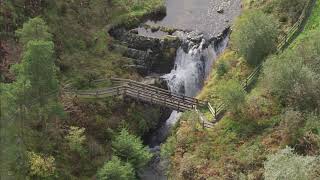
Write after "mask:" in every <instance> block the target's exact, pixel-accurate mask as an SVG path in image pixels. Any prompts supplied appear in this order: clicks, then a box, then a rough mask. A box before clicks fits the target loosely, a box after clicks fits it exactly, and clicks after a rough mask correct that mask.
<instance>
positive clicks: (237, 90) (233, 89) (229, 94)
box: [217, 80, 246, 112]
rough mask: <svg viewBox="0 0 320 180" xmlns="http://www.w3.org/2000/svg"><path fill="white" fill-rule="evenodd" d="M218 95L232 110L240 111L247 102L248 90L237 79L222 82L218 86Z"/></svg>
mask: <svg viewBox="0 0 320 180" xmlns="http://www.w3.org/2000/svg"><path fill="white" fill-rule="evenodd" d="M217 91H218V95H219V97H220V98H221V99H222V101H223V102H224V103H225V104H226V105H227V106H228V107H229V108H230V110H231V111H232V112H239V110H240V109H241V106H242V105H243V104H244V102H245V98H246V92H245V91H244V90H243V88H242V86H241V85H240V84H239V83H238V82H237V81H235V80H229V81H227V82H222V83H221V84H220V85H219V86H218V88H217Z"/></svg>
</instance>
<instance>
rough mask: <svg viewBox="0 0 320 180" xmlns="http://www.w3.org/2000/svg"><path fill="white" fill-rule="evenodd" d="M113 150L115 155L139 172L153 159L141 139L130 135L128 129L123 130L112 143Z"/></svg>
mask: <svg viewBox="0 0 320 180" xmlns="http://www.w3.org/2000/svg"><path fill="white" fill-rule="evenodd" d="M112 149H113V152H114V154H115V155H117V156H118V157H119V158H120V159H122V160H123V161H126V162H129V163H130V164H132V165H133V167H134V168H135V169H137V170H139V169H141V168H143V167H144V166H145V165H146V164H147V163H148V162H149V160H150V159H151V157H152V154H151V153H150V152H149V151H148V149H147V148H146V147H144V146H143V144H142V141H141V139H140V138H138V137H135V136H134V135H131V134H129V132H128V131H127V130H126V129H122V130H121V132H120V133H119V135H118V136H116V138H115V139H114V140H113V141H112Z"/></svg>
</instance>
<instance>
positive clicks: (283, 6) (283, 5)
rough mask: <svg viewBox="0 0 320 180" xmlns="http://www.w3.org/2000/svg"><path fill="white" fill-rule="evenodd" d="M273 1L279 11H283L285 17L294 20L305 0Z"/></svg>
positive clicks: (296, 18) (297, 16)
mask: <svg viewBox="0 0 320 180" xmlns="http://www.w3.org/2000/svg"><path fill="white" fill-rule="evenodd" d="M274 3H275V4H276V8H277V10H278V11H279V12H281V13H284V14H285V16H286V17H287V18H289V19H290V20H291V21H293V22H295V21H297V20H298V18H299V16H300V14H301V12H302V10H303V8H304V7H305V3H306V0H275V2H274Z"/></svg>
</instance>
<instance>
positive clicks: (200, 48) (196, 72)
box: [141, 32, 228, 180]
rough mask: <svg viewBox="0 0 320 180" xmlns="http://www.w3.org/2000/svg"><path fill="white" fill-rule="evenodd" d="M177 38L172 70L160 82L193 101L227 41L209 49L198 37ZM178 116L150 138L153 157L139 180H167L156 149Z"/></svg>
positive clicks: (194, 35) (170, 119)
mask: <svg viewBox="0 0 320 180" xmlns="http://www.w3.org/2000/svg"><path fill="white" fill-rule="evenodd" d="M176 35H177V36H178V37H180V38H181V39H182V40H183V45H182V46H181V47H180V48H179V49H178V50H177V55H176V59H175V65H174V69H173V70H172V71H171V72H170V73H169V74H166V75H164V76H163V78H164V79H165V80H166V81H167V84H168V87H169V90H170V91H171V92H174V93H178V94H184V95H186V96H191V97H194V96H196V95H197V94H198V93H199V91H200V90H201V88H202V87H203V84H204V81H205V79H206V78H207V76H208V75H209V73H210V70H211V68H212V64H213V62H214V60H215V59H216V58H217V56H218V55H219V54H220V53H221V52H222V51H223V50H224V49H225V48H226V46H227V42H228V37H226V38H224V39H223V40H222V41H221V42H220V43H218V45H217V47H214V45H213V44H209V45H208V43H207V42H206V40H205V39H204V38H202V36H201V35H199V34H195V33H190V34H186V33H183V32H178V33H177V34H176ZM195 41H196V42H195ZM206 44H207V45H206ZM206 46H207V47H206ZM180 116H181V113H180V112H177V111H173V112H172V113H171V115H170V117H169V118H168V119H167V120H166V123H165V124H163V125H162V126H161V127H160V128H159V129H157V131H156V132H154V133H153V134H152V135H151V136H152V137H151V143H150V144H149V146H150V150H151V151H152V152H153V153H154V154H155V156H154V159H153V161H152V162H151V163H150V167H149V168H148V169H146V170H145V171H144V172H143V173H142V176H141V178H142V179H146V180H152V179H155V180H162V179H163V180H164V179H166V177H165V176H164V174H163V168H164V167H163V166H166V165H163V164H166V163H165V162H161V160H160V157H159V151H160V147H159V146H160V144H161V143H162V142H164V141H165V139H166V137H167V136H168V134H169V132H170V129H171V128H172V127H173V126H174V125H175V124H176V123H177V121H178V120H179V118H180Z"/></svg>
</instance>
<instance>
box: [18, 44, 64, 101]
mask: <svg viewBox="0 0 320 180" xmlns="http://www.w3.org/2000/svg"><path fill="white" fill-rule="evenodd" d="M53 52H54V50H53V43H52V42H50V41H42V40H41V41H30V42H29V43H28V45H27V47H26V51H25V52H24V53H23V59H22V63H21V64H19V65H17V66H16V67H15V69H16V71H17V72H18V81H24V83H27V84H30V86H31V88H30V89H29V90H28V92H26V94H25V95H26V96H27V97H33V98H34V97H38V99H39V102H40V103H41V104H44V103H46V101H47V100H48V99H49V98H48V95H50V94H57V90H58V80H57V78H56V68H55V65H54V58H53Z"/></svg>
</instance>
